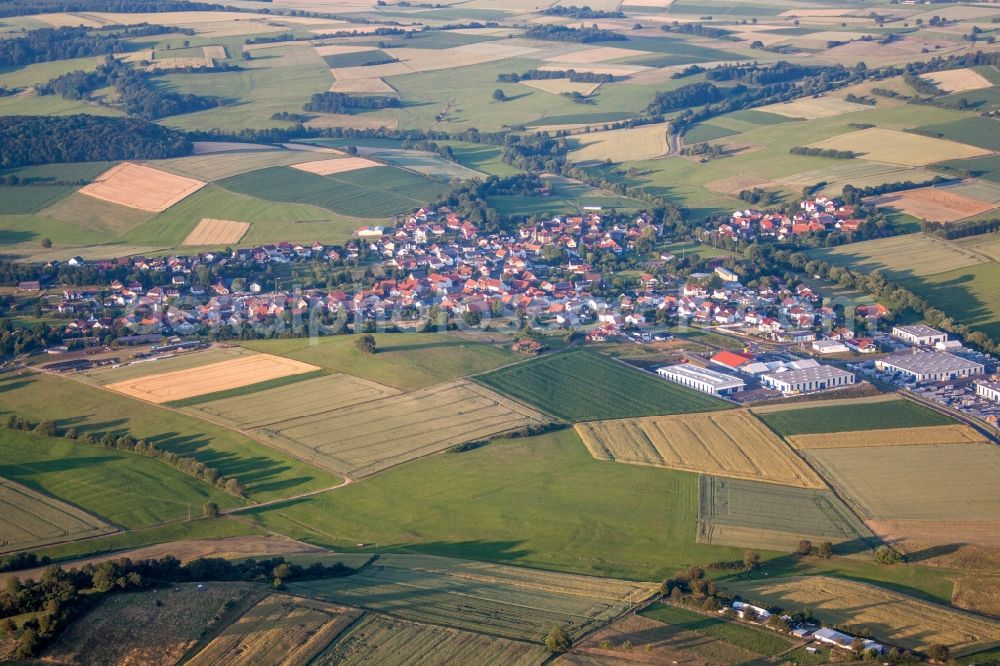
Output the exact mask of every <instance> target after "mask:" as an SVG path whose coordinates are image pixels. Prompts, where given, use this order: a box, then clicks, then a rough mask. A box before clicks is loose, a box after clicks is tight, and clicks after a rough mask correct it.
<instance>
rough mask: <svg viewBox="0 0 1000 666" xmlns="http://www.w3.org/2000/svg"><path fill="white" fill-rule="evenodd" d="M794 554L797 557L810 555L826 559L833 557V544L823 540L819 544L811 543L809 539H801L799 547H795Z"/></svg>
mask: <svg viewBox="0 0 1000 666" xmlns="http://www.w3.org/2000/svg"><path fill="white" fill-rule="evenodd" d="M795 554H796V555H798V556H799V557H807V556H810V555H811V556H813V557H821V558H823V559H824V560H828V559H830V558H831V557H833V544H832V543H831V542H829V541H823V542H821V543H820V544H819V545H813V542H812V541H810V540H809V539H802V540H801V541H799V547H798V548H796V549H795Z"/></svg>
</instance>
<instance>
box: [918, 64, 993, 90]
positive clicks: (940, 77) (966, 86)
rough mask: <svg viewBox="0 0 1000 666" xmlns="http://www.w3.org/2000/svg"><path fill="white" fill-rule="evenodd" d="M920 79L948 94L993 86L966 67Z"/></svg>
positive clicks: (980, 75)
mask: <svg viewBox="0 0 1000 666" xmlns="http://www.w3.org/2000/svg"><path fill="white" fill-rule="evenodd" d="M921 78H923V79H924V80H925V81H930V82H931V83H933V84H934V85H936V86H937V87H938V88H940V89H941V90H944V91H945V92H949V93H955V92H965V91H967V90H981V89H982V88H989V87H991V86H992V85H993V84H992V83H990V81H989V80H988V79H987V78H986V77H984V76H983V75H982V74H980V73H979V72H977V71H976V70H974V69H970V68H968V67H966V68H965V69H949V70H945V71H943V72H934V73H933V74H924V75H923V76H922V77H921Z"/></svg>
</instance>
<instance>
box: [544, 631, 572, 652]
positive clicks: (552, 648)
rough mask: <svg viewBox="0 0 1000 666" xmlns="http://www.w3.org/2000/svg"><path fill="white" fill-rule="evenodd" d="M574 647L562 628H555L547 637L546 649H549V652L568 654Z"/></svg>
mask: <svg viewBox="0 0 1000 666" xmlns="http://www.w3.org/2000/svg"><path fill="white" fill-rule="evenodd" d="M572 646H573V642H572V641H570V639H569V636H567V635H566V632H565V631H563V628H562V627H553V628H552V631H550V632H549V635H548V636H546V637H545V647H547V648H548V649H549V652H567V651H568V650H569V649H570V647H572Z"/></svg>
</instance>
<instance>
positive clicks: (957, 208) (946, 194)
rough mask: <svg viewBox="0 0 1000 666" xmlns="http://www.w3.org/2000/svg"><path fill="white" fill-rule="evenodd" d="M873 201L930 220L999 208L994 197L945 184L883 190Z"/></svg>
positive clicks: (963, 216)
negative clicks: (966, 193) (959, 190)
mask: <svg viewBox="0 0 1000 666" xmlns="http://www.w3.org/2000/svg"><path fill="white" fill-rule="evenodd" d="M871 202H872V203H873V204H875V205H876V206H881V207H888V208H895V209H896V210H899V211H901V212H903V213H906V214H907V215H912V216H913V217H916V218H918V219H923V220H928V221H931V222H955V221H957V220H964V219H965V218H967V217H972V216H974V215H981V214H982V213H985V212H987V211H991V210H993V209H994V208H996V205H995V204H994V203H993V202H991V201H980V200H978V199H973V198H971V197H967V196H963V195H961V194H958V193H956V192H952V191H950V189H948V188H943V187H922V188H920V189H916V190H906V191H904V192H894V193H892V194H884V195H882V196H879V197H875V198H873V199H871Z"/></svg>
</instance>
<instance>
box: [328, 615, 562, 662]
mask: <svg viewBox="0 0 1000 666" xmlns="http://www.w3.org/2000/svg"><path fill="white" fill-rule="evenodd" d="M550 656H551V653H550V652H549V651H548V650H546V649H545V648H543V647H542V646H540V645H537V644H535V645H532V644H530V643H524V642H521V641H513V640H510V639H506V638H498V637H496V636H488V635H484V634H475V633H472V632H470V631H462V630H460V629H453V628H451V627H442V626H437V625H432V624H421V623H417V622H410V621H408V620H402V619H400V618H398V617H392V616H389V615H380V614H376V613H368V614H367V615H365V617H364V618H363V619H362V620H361V621H360V622H358V623H357V624H355V625H354V626H352V627H351V628H350V629H349V630H348V631H347V632H346V633H344V634H343V635H342V636H341V637H340V638H338V639H337V640H336V642H334V643H332V644H331V645H330V646H329V647H328V648H327V649H326V650H324V651H323V652H322V653H321V654H320V655H318V656H317V657H316V659H315V660H314V661H313V662H312V664H315V666H334V665H335V664H336V665H337V666H340V665H343V666H358V665H360V664H388V663H410V664H416V663H441V664H444V663H471V662H475V663H477V664H497V666H499V665H501V664H511V665H513V666H535V665H536V664H541V663H542V662H544V661H545V660H546V659H548V658H549V657H550Z"/></svg>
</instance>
